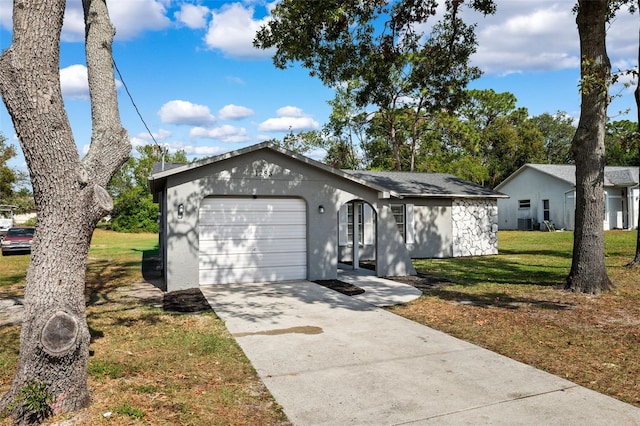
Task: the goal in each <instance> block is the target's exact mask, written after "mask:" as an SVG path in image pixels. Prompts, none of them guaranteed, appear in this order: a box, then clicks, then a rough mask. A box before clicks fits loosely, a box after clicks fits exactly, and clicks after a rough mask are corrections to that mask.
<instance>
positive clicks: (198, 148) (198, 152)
mask: <svg viewBox="0 0 640 426" xmlns="http://www.w3.org/2000/svg"><path fill="white" fill-rule="evenodd" d="M169 150H170V151H171V152H174V150H175V151H180V150H182V151H184V152H185V153H186V154H187V155H189V156H193V155H195V156H205V157H209V156H212V155H217V154H222V153H223V152H225V151H226V150H225V149H223V148H221V147H219V146H209V145H188V144H183V143H180V142H177V143H174V144H173V145H172V146H171V148H170V149H169Z"/></svg>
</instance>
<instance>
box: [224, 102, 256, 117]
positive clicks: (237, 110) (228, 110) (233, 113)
mask: <svg viewBox="0 0 640 426" xmlns="http://www.w3.org/2000/svg"><path fill="white" fill-rule="evenodd" d="M253 114H254V112H253V110H252V109H250V108H247V107H243V106H239V105H233V104H229V105H225V106H224V107H223V108H222V109H221V110H220V111H218V116H219V117H220V119H221V120H239V119H242V118H246V117H251V116H252V115H253Z"/></svg>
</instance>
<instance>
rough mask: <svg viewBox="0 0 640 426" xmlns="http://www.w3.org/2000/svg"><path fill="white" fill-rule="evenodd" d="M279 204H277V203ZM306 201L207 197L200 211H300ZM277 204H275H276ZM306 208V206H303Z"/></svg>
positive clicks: (297, 199) (296, 199)
mask: <svg viewBox="0 0 640 426" xmlns="http://www.w3.org/2000/svg"><path fill="white" fill-rule="evenodd" d="M276 204H277V205H276ZM302 204H304V201H303V200H301V199H299V198H234V197H224V198H220V197H214V198H205V199H204V200H203V202H202V205H201V208H200V211H229V212H233V213H237V212H252V211H263V212H268V211H275V210H278V211H284V210H292V211H300V206H301V205H302ZM274 205H275V206H274ZM303 209H306V207H303Z"/></svg>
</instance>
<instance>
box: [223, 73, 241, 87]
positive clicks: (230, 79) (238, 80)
mask: <svg viewBox="0 0 640 426" xmlns="http://www.w3.org/2000/svg"><path fill="white" fill-rule="evenodd" d="M225 80H227V81H228V82H229V83H232V84H237V85H238V86H244V85H245V82H244V80H243V79H241V78H240V77H236V76H232V75H228V76H226V77H225Z"/></svg>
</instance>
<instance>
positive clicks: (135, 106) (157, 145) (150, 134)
mask: <svg viewBox="0 0 640 426" xmlns="http://www.w3.org/2000/svg"><path fill="white" fill-rule="evenodd" d="M111 61H112V62H113V68H115V70H116V72H117V73H118V77H120V81H121V82H122V85H123V86H124V90H125V91H126V92H127V95H128V96H129V99H130V100H131V104H132V105H133V108H135V110H136V113H137V114H138V117H140V121H142V124H144V127H145V128H146V129H147V132H148V133H149V136H151V140H153V143H154V144H155V145H156V147H157V148H158V149H159V150H160V152H161V153H164V150H163V149H162V147H161V146H160V144H159V143H158V141H156V138H155V137H154V136H153V133H151V130H150V129H149V126H147V123H146V122H145V121H144V118H143V117H142V114H141V113H140V110H139V109H138V105H136V102H135V101H134V100H133V96H132V95H131V92H130V91H129V88H128V87H127V83H126V82H125V81H124V78H123V77H122V73H121V72H120V69H119V68H118V65H117V64H116V60H115V59H111Z"/></svg>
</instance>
